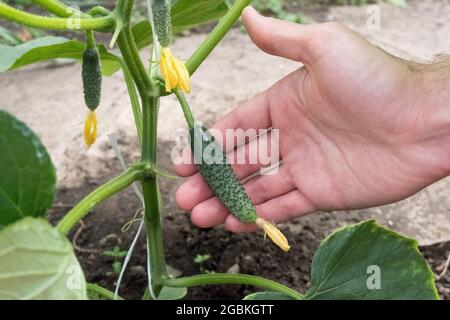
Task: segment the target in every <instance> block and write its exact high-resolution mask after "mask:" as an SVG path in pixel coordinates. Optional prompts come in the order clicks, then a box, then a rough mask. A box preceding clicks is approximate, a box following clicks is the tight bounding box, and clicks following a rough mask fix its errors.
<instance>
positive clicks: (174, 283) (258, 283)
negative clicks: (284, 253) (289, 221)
mask: <svg viewBox="0 0 450 320" xmlns="http://www.w3.org/2000/svg"><path fill="white" fill-rule="evenodd" d="M211 284H241V285H242V284H246V285H250V286H255V287H259V288H263V289H266V290H270V291H275V292H279V293H283V294H285V295H287V296H290V297H292V298H294V299H297V300H303V299H304V296H303V295H302V294H301V293H299V292H297V291H295V290H293V289H291V288H289V287H286V286H285V285H282V284H281V283H278V282H275V281H272V280H268V279H264V278H261V277H257V276H252V275H247V274H228V273H212V274H202V275H197V276H192V277H184V278H176V279H169V278H166V279H165V280H164V285H165V286H168V287H175V288H184V287H197V286H204V285H211Z"/></svg>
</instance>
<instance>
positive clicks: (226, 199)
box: [190, 126, 257, 223]
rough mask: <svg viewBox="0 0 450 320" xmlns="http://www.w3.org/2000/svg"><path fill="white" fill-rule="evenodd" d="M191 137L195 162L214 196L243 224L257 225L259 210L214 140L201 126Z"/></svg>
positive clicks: (197, 127) (193, 130) (193, 129)
mask: <svg viewBox="0 0 450 320" xmlns="http://www.w3.org/2000/svg"><path fill="white" fill-rule="evenodd" d="M190 136H191V148H192V150H193V154H194V159H195V163H196V164H197V166H198V168H199V171H200V174H201V175H202V177H203V179H205V181H206V182H207V183H208V185H209V186H210V187H211V189H212V191H213V192H214V194H215V195H216V196H217V198H219V199H220V201H221V202H222V203H223V205H224V206H225V207H226V208H227V209H228V210H229V211H230V212H231V213H232V214H233V215H234V216H235V217H236V218H238V219H239V220H240V221H242V222H245V223H255V222H256V219H257V215H256V208H255V206H254V204H253V202H252V201H251V200H250V198H249V196H248V195H247V193H246V192H245V189H244V186H243V185H242V183H241V182H240V181H239V179H238V177H237V176H236V174H235V173H234V171H233V168H232V167H231V165H230V164H229V163H228V162H227V156H226V154H225V153H224V152H223V151H222V148H221V147H220V146H219V145H218V144H217V142H216V141H215V139H214V137H213V136H212V135H211V134H210V133H209V131H208V130H207V129H206V128H202V127H200V126H194V127H192V128H191V129H190Z"/></svg>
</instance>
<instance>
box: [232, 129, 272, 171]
mask: <svg viewBox="0 0 450 320" xmlns="http://www.w3.org/2000/svg"><path fill="white" fill-rule="evenodd" d="M278 137H279V135H277V134H272V132H271V131H265V132H264V133H262V134H259V135H258V136H257V137H256V138H254V139H251V140H250V141H248V142H247V143H244V144H243V145H240V146H239V147H238V148H236V149H235V150H233V151H232V152H229V153H228V159H229V160H230V162H231V166H232V167H233V171H234V173H235V174H236V175H237V176H238V178H239V179H240V180H243V179H246V178H247V177H249V176H251V175H253V174H255V173H257V172H258V171H260V170H261V169H262V168H264V167H269V166H272V165H273V164H276V163H278V162H279V161H280V160H281V155H280V150H279V141H278ZM240 140H241V142H242V139H240Z"/></svg>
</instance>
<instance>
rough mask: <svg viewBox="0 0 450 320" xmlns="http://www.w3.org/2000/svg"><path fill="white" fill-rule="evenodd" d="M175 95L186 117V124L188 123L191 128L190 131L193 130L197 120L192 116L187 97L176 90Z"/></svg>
mask: <svg viewBox="0 0 450 320" xmlns="http://www.w3.org/2000/svg"><path fill="white" fill-rule="evenodd" d="M175 95H176V96H177V98H178V101H179V102H180V105H181V108H182V109H183V113H184V117H185V118H186V122H187V123H188V126H189V128H190V129H191V128H193V127H194V126H195V119H194V116H193V115H192V111H191V108H190V106H189V104H188V102H187V100H186V97H185V96H184V94H183V93H182V92H181V91H179V90H175Z"/></svg>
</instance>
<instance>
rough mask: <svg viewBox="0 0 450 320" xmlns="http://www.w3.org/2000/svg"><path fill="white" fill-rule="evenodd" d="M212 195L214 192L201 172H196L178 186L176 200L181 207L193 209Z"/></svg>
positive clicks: (188, 209)
mask: <svg viewBox="0 0 450 320" xmlns="http://www.w3.org/2000/svg"><path fill="white" fill-rule="evenodd" d="M212 196H213V192H212V191H211V189H210V188H209V186H208V184H207V183H206V181H205V180H203V178H202V176H201V175H200V173H196V174H194V175H193V176H192V177H190V178H189V179H188V180H186V181H185V182H184V183H183V184H182V185H181V186H179V187H178V189H177V191H176V192H175V202H176V204H177V206H178V207H179V208H180V209H182V210H185V211H192V209H193V208H194V207H195V206H196V205H197V204H198V203H200V202H202V201H205V200H207V199H209V198H211V197H212Z"/></svg>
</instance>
